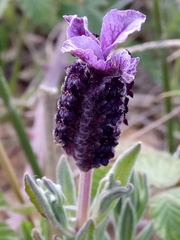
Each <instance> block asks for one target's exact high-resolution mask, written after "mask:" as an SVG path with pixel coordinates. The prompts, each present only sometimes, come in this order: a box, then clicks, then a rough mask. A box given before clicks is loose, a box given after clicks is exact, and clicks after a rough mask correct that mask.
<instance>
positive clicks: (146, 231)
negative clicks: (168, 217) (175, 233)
mask: <svg viewBox="0 0 180 240" xmlns="http://www.w3.org/2000/svg"><path fill="white" fill-rule="evenodd" d="M152 233H153V224H152V222H150V223H149V224H148V225H147V226H146V227H145V228H143V230H142V231H141V232H140V233H139V234H138V236H137V237H136V239H135V240H149V239H150V237H151V235H152Z"/></svg>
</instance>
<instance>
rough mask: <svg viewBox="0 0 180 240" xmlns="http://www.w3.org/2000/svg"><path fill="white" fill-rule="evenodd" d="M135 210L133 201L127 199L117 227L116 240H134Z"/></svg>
mask: <svg viewBox="0 0 180 240" xmlns="http://www.w3.org/2000/svg"><path fill="white" fill-rule="evenodd" d="M135 218H136V217H135V209H134V208H133V205H132V203H131V200H130V199H129V198H127V199H126V200H125V201H124V203H123V206H122V210H121V214H120V216H119V220H118V224H117V226H116V239H118V240H127V239H128V240H133V236H134V230H135V223H136V219H135Z"/></svg>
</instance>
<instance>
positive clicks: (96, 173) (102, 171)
mask: <svg viewBox="0 0 180 240" xmlns="http://www.w3.org/2000/svg"><path fill="white" fill-rule="evenodd" d="M109 169H110V165H108V166H106V167H101V168H96V169H94V170H93V176H92V189H91V199H92V200H93V199H94V197H95V195H96V192H97V189H98V186H99V183H100V181H101V179H103V178H104V177H105V175H106V174H107V172H108V171H109Z"/></svg>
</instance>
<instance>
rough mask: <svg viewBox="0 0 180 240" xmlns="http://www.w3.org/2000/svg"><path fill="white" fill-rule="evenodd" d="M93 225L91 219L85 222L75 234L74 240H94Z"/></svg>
mask: <svg viewBox="0 0 180 240" xmlns="http://www.w3.org/2000/svg"><path fill="white" fill-rule="evenodd" d="M94 231H95V223H94V221H93V219H91V218H90V219H89V220H88V221H87V222H85V223H84V224H83V225H82V227H81V228H80V229H79V231H78V232H77V234H76V237H75V240H90V239H91V240H94V239H95V236H94Z"/></svg>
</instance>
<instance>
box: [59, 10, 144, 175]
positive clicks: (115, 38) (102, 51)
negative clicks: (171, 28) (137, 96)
mask: <svg viewBox="0 0 180 240" xmlns="http://www.w3.org/2000/svg"><path fill="white" fill-rule="evenodd" d="M64 18H65V20H66V21H67V22H68V23H69V26H68V28H67V40H66V41H65V42H64V44H63V47H62V51H63V52H64V53H70V54H71V55H73V56H76V57H77V60H76V61H75V62H74V64H72V65H70V66H69V67H67V68H66V75H67V76H66V79H65V82H64V85H63V87H62V93H61V96H60V98H59V101H58V110H57V114H56V128H55V131H54V135H55V141H56V142H57V143H59V144H61V145H62V146H63V148H64V149H65V151H66V153H67V154H68V155H71V156H73V157H74V159H75V161H76V164H77V166H78V167H79V168H80V170H82V171H84V172H87V171H89V170H90V169H91V168H98V167H99V166H101V165H103V166H106V165H107V164H108V162H109V159H110V158H112V157H113V156H114V147H115V146H116V145H117V144H118V139H119V136H120V133H121V130H120V124H121V123H122V122H124V123H125V124H127V120H126V113H127V112H128V97H129V96H130V97H132V96H133V94H132V92H131V88H132V86H133V82H134V77H135V74H136V67H137V65H138V63H139V58H133V57H132V56H131V54H130V53H129V52H128V51H127V50H126V49H120V50H117V51H114V52H112V51H113V50H114V49H115V48H116V47H117V46H118V44H120V43H123V42H124V41H125V40H126V38H127V37H128V35H129V34H131V33H133V32H135V31H139V30H140V28H141V24H142V23H143V22H144V21H145V16H144V15H143V14H142V13H140V12H138V11H134V10H127V11H118V10H115V9H114V10H111V11H110V12H108V13H107V14H106V15H105V17H104V18H103V23H102V29H101V33H100V37H98V36H97V35H96V34H93V33H91V32H90V31H89V30H88V21H87V18H86V17H82V18H79V17H77V16H76V15H73V16H64Z"/></svg>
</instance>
